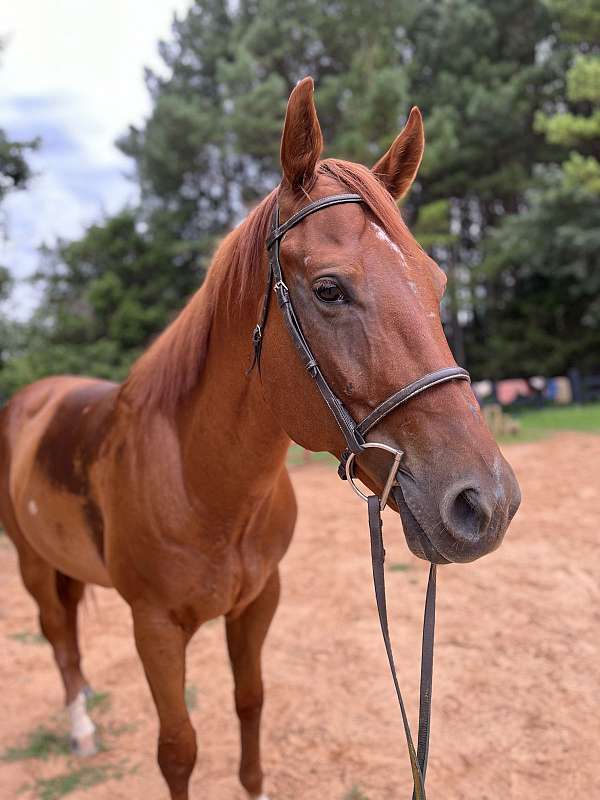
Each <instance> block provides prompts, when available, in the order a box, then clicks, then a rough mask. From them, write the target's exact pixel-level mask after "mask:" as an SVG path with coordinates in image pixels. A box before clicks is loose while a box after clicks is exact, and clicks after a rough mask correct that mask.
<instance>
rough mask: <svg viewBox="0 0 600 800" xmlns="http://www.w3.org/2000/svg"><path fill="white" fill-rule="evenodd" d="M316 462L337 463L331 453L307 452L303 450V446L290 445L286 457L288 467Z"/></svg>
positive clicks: (332, 464)
mask: <svg viewBox="0 0 600 800" xmlns="http://www.w3.org/2000/svg"><path fill="white" fill-rule="evenodd" d="M316 463H321V464H330V465H331V466H335V465H336V464H337V460H336V459H335V458H334V457H333V456H332V455H331V453H310V452H308V453H307V451H305V450H304V448H303V447H300V445H299V444H292V445H290V449H289V450H288V457H287V465H288V467H299V466H302V465H303V464H316Z"/></svg>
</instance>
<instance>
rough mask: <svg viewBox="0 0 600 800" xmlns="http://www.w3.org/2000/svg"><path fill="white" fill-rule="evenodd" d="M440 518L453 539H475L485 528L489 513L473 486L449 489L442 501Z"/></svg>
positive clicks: (470, 540) (488, 520)
mask: <svg viewBox="0 0 600 800" xmlns="http://www.w3.org/2000/svg"><path fill="white" fill-rule="evenodd" d="M440 510H441V515H442V520H443V522H444V524H445V526H446V528H447V529H448V531H449V532H450V533H451V534H452V536H453V537H454V538H455V539H459V540H462V541H466V542H475V541H477V540H478V539H479V538H480V537H481V536H482V534H484V533H485V531H486V530H487V528H488V526H489V524H490V519H491V513H490V511H489V509H488V507H487V504H486V503H485V501H484V500H483V498H482V497H481V494H480V493H479V492H478V491H477V489H474V488H466V489H461V490H460V491H458V492H455V491H453V490H450V492H448V495H447V496H446V500H445V502H444V503H442V508H441V509H440Z"/></svg>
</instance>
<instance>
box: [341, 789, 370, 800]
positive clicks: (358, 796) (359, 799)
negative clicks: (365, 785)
mask: <svg viewBox="0 0 600 800" xmlns="http://www.w3.org/2000/svg"><path fill="white" fill-rule="evenodd" d="M344 800H369V798H368V797H367V795H366V794H365V793H364V792H363V791H362V789H360V787H358V786H353V787H352V788H351V789H350V791H349V792H346V794H345V795H344Z"/></svg>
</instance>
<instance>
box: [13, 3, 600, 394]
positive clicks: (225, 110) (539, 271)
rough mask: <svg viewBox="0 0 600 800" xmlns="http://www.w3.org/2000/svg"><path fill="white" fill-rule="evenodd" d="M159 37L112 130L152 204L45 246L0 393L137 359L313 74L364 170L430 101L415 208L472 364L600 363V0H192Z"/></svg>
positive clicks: (327, 113)
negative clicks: (136, 116)
mask: <svg viewBox="0 0 600 800" xmlns="http://www.w3.org/2000/svg"><path fill="white" fill-rule="evenodd" d="M160 52H161V55H162V58H163V60H164V62H165V65H166V66H167V68H168V70H167V75H168V77H163V76H162V75H158V74H155V73H152V72H148V73H147V75H146V83H147V87H148V91H149V92H150V94H151V97H152V103H153V108H152V113H151V115H150V116H149V118H148V119H147V121H146V122H145V124H144V125H143V126H142V127H141V128H134V127H132V128H130V129H129V131H128V132H126V133H125V134H124V135H123V137H122V138H121V140H120V141H119V142H118V147H119V148H120V149H121V150H122V151H123V152H125V153H126V154H128V155H129V156H130V157H131V158H132V160H133V163H134V165H135V180H136V181H137V184H138V186H139V190H140V197H141V200H140V203H139V206H138V207H135V208H126V209H124V210H123V211H122V212H121V213H119V214H117V215H115V216H114V217H111V218H108V219H105V220H103V221H101V222H99V223H98V224H97V225H94V226H92V227H90V228H89V229H88V230H87V231H86V232H85V235H84V236H83V237H82V238H81V239H79V240H78V241H73V242H60V243H59V244H58V246H57V247H55V248H53V249H47V250H45V251H44V252H43V253H41V255H40V265H39V270H38V274H37V275H36V280H38V281H40V282H41V284H42V286H43V299H42V302H41V304H40V307H39V308H38V310H37V311H36V313H35V314H34V316H33V318H32V319H31V320H30V322H29V323H28V324H27V325H16V324H12V325H9V326H8V327H7V325H6V323H5V328H7V330H5V331H4V341H3V342H2V347H1V350H2V352H1V356H0V358H1V361H0V392H2V391H4V392H9V391H11V390H13V389H14V388H16V387H18V386H19V385H21V384H23V383H25V382H28V381H31V380H33V379H34V378H36V377H38V376H40V375H44V374H48V373H55V372H78V373H86V374H93V375H99V376H106V377H113V378H117V379H119V378H122V377H123V376H124V375H125V373H126V371H127V369H128V366H129V364H130V363H131V361H132V359H134V358H135V357H136V356H137V355H138V354H139V352H140V351H141V350H142V349H143V348H144V347H145V346H146V345H147V343H148V342H149V341H150V340H151V338H152V337H153V336H154V335H155V334H156V333H157V331H159V330H161V329H162V328H163V327H164V326H165V325H166V324H167V322H168V321H169V319H170V318H171V317H172V315H173V314H174V312H175V311H176V310H177V309H178V308H179V307H180V306H181V305H182V303H183V302H184V301H185V299H186V298H187V297H188V296H189V294H190V293H191V292H193V291H194V290H195V289H196V288H197V286H198V284H199V283H200V281H201V280H202V277H203V274H204V272H205V270H206V267H207V265H208V263H209V261H210V256H211V253H212V251H213V249H214V246H215V243H216V242H217V241H218V240H219V238H220V237H221V236H223V234H224V233H225V232H226V231H227V230H228V229H230V228H231V227H232V225H234V224H235V223H236V222H238V221H239V219H240V218H241V217H243V216H244V214H245V211H246V209H247V208H248V207H249V206H251V205H252V204H253V203H255V202H256V200H257V199H258V198H260V197H262V196H263V195H264V194H265V193H266V192H267V191H268V190H270V189H271V188H272V187H273V186H274V185H275V184H276V182H277V181H278V179H279V164H278V151H279V138H280V133H281V126H282V120H283V116H284V111H285V103H286V100H287V97H288V94H289V92H290V90H291V88H292V87H293V85H294V84H295V83H296V81H297V80H298V79H300V78H301V77H303V76H305V75H307V74H310V75H312V76H313V77H314V78H315V82H316V88H317V92H316V100H317V104H318V108H319V116H320V119H321V123H322V126H323V132H324V136H325V142H326V148H327V150H326V153H327V154H328V155H335V156H338V157H345V158H349V159H352V160H356V161H362V162H364V163H367V164H371V163H372V162H373V161H374V160H376V158H377V157H378V156H379V155H380V154H381V153H382V152H383V151H384V150H385V149H387V147H388V145H389V143H390V142H391V140H392V139H393V138H394V136H395V135H396V133H397V132H398V130H399V128H400V127H401V125H402V123H403V121H404V119H405V116H406V114H407V112H408V110H409V108H410V106H411V105H413V104H416V105H419V106H420V108H421V110H422V111H423V114H424V117H425V125H426V133H427V141H428V144H427V151H426V157H425V160H424V163H423V166H422V169H421V172H420V175H419V178H418V182H417V184H416V185H415V187H414V188H413V190H412V192H411V195H410V197H409V199H408V202H407V204H406V206H405V209H404V213H405V214H406V216H407V217H408V219H409V221H410V223H411V225H412V226H413V230H414V231H415V233H416V235H417V238H418V239H419V240H420V241H421V243H422V244H423V246H425V247H426V248H427V249H428V250H429V251H430V252H431V253H432V255H433V256H434V257H435V258H436V260H437V261H438V263H439V264H440V265H441V266H442V267H443V268H444V269H445V270H446V272H447V273H448V274H449V277H450V281H449V287H450V288H449V291H448V294H447V298H446V299H445V304H444V307H443V313H444V319H445V324H446V328H447V332H448V336H449V339H450V341H451V344H452V347H453V349H454V352H455V355H456V357H457V359H458V361H459V362H460V363H463V364H466V365H467V366H468V367H469V369H470V370H471V371H472V373H473V375H474V376H475V377H493V378H501V377H504V376H511V377H512V376H519V375H532V374H548V375H550V374H560V373H564V372H565V371H566V370H567V369H569V368H571V367H578V368H580V369H582V370H584V371H585V370H592V369H594V368H598V367H600V255H599V254H600V202H599V200H600V3H599V2H598V0H578V2H577V3H573V2H571V0H369V2H367V0H239V2H238V3H236V4H231V3H228V2H227V1H226V0H196V2H194V3H193V5H192V7H191V9H190V11H189V13H188V14H187V16H186V17H185V18H183V19H180V20H177V21H176V22H175V23H174V25H173V29H172V33H171V36H170V38H169V40H168V41H165V42H162V43H161V45H160ZM1 141H2V140H1V139H0V148H1ZM1 152H2V151H1V149H0V157H1ZM1 168H2V164H1V162H0V169H1ZM1 279H2V277H1V275H0V282H1Z"/></svg>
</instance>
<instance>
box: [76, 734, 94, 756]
mask: <svg viewBox="0 0 600 800" xmlns="http://www.w3.org/2000/svg"><path fill="white" fill-rule="evenodd" d="M71 752H73V753H74V754H75V755H76V756H79V757H80V758H87V757H88V756H93V755H95V754H96V753H97V752H98V746H97V744H96V737H95V736H94V734H93V733H90V734H89V736H82V738H81V739H71Z"/></svg>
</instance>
